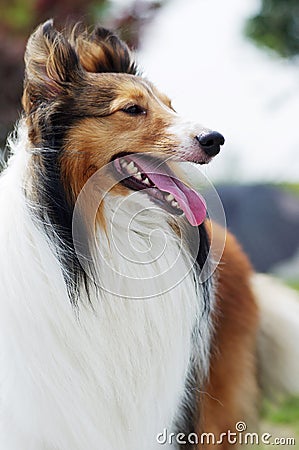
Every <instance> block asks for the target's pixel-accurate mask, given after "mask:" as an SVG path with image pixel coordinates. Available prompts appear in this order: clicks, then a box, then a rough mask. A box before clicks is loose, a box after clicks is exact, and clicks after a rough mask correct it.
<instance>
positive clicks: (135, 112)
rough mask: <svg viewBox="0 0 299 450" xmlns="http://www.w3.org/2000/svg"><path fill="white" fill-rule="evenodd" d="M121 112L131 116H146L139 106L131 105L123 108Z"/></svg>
mask: <svg viewBox="0 0 299 450" xmlns="http://www.w3.org/2000/svg"><path fill="white" fill-rule="evenodd" d="M122 111H123V112H124V113H126V114H130V115H131V116H139V115H141V114H146V110H145V109H144V108H142V107H141V106H139V105H131V106H127V107H126V108H123V109H122Z"/></svg>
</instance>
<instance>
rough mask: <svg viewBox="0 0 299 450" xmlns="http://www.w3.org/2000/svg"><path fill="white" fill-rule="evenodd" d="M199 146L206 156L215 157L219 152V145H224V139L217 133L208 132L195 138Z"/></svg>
mask: <svg viewBox="0 0 299 450" xmlns="http://www.w3.org/2000/svg"><path fill="white" fill-rule="evenodd" d="M195 137H196V139H197V141H198V142H199V145H200V146H201V148H202V149H203V151H204V152H205V153H206V154H207V155H208V156H215V155H217V153H219V152H220V145H223V144H224V137H223V136H222V134H220V133H218V132H217V131H209V132H206V133H202V134H198V135H197V136H195Z"/></svg>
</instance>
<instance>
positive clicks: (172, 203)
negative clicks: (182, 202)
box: [171, 200, 179, 208]
mask: <svg viewBox="0 0 299 450" xmlns="http://www.w3.org/2000/svg"><path fill="white" fill-rule="evenodd" d="M171 206H173V207H174V208H178V206H179V204H178V202H176V201H175V200H174V201H173V202H171Z"/></svg>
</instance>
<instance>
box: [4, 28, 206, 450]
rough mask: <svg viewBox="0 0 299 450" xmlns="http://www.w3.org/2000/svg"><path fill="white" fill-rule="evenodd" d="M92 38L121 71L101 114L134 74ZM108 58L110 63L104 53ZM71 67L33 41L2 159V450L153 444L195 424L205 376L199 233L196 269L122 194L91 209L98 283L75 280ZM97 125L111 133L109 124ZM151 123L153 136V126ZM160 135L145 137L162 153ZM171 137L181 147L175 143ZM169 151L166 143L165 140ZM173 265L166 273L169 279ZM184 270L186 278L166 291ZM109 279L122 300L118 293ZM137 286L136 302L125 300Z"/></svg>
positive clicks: (145, 447) (135, 200) (55, 39)
mask: <svg viewBox="0 0 299 450" xmlns="http://www.w3.org/2000/svg"><path fill="white" fill-rule="evenodd" d="M96 36H97V39H100V40H101V39H104V41H105V42H106V43H105V45H102V46H101V51H102V50H103V49H104V50H103V51H104V56H105V57H107V58H108V59H107V61H108V62H109V64H110V66H109V64H108V62H107V61H106V63H105V64H108V66H109V67H108V71H111V70H112V66H111V64H112V63H113V61H112V60H111V58H112V56H113V55H114V54H116V56H117V55H118V56H119V55H120V54H122V55H123V56H121V57H120V61H123V62H122V63H121V64H120V66H119V70H121V71H122V70H125V71H127V72H129V73H130V74H129V75H123V76H124V78H121V77H120V78H115V77H114V76H110V75H107V76H106V78H104V79H103V83H105V80H106V83H108V82H109V83H110V84H111V83H112V84H111V86H112V87H111V89H112V90H111V92H110V93H109V103H108V97H107V102H106V103H105V101H104V102H103V105H104V106H103V105H102V108H104V109H103V111H104V110H105V108H108V106H109V107H110V104H112V103H113V101H115V98H116V97H115V96H114V94H113V86H114V85H115V86H122V85H126V84H127V85H128V86H130V87H131V91H132V89H133V87H134V83H135V82H133V81H131V78H128V77H131V76H132V75H131V73H133V72H134V71H135V69H133V65H132V63H131V62H130V61H131V59H129V56H128V54H127V53H126V52H127V50H126V47H122V45H120V44H119V41H118V40H117V39H116V37H115V38H114V37H111V34H109V33H108V32H105V31H103V32H102V33H99V30H97V31H96ZM91 41H92V40H91ZM78 45H79V44H78ZM97 45H98V44H97ZM105 46H106V47H105ZM91 48H93V49H94V48H95V47H94V46H92V47H91ZM96 48H97V49H98V47H96ZM105 49H106V50H105ZM108 50H109V51H110V52H111V55H112V56H111V55H110V56H109V57H108V56H107V55H108V54H109V51H108ZM81 51H82V50H81ZM86 55H89V53H86ZM85 57H86V56H85ZM89 57H90V56H88V58H89ZM93 57H94V56H92V58H93ZM100 57H101V58H103V54H102V53H101V52H100ZM98 58H99V55H98ZM65 60H67V61H68V63H67V64H66V63H65ZM92 60H93V59H92ZM78 61H79V60H78V57H77V56H76V53H75V50H74V47H72V46H71V45H70V44H69V42H68V41H66V39H65V38H64V37H63V36H62V35H60V34H57V33H55V32H54V31H53V28H52V25H51V24H49V23H47V24H45V25H44V26H43V28H40V29H39V30H38V31H37V32H36V33H35V34H34V35H33V37H32V38H31V40H30V41H29V44H28V50H27V54H26V67H27V72H26V81H25V92H24V99H23V103H24V108H25V112H26V116H25V118H24V119H23V120H21V122H20V124H19V127H18V130H17V137H16V138H15V139H12V140H11V142H10V149H11V153H12V157H11V158H10V160H9V162H8V167H7V168H6V170H5V171H4V172H3V173H2V175H1V179H0V210H1V213H2V220H1V226H0V239H1V243H2V248H1V257H0V271H1V285H0V289H1V296H0V309H1V313H0V330H1V331H0V337H1V338H0V355H1V384H0V389H1V390H0V427H1V429H0V448H1V450H20V449H21V448H24V449H25V448H26V450H35V449H36V450H41V449H45V450H52V449H54V448H55V449H59V450H69V449H74V450H75V449H77V450H85V449H87V448H88V449H105V450H115V449H116V448H122V449H123V450H125V449H128V450H129V449H130V450H133V449H136V450H149V449H156V448H159V444H158V443H157V441H156V436H157V434H158V433H159V432H161V430H163V429H164V428H167V429H168V430H169V431H175V430H177V429H179V430H180V431H181V430H182V429H183V428H184V429H185V430H186V431H188V430H189V429H190V430H191V429H194V427H195V424H194V421H195V420H196V409H197V404H196V400H195V398H194V393H193V390H194V389H195V388H196V389H197V387H198V385H199V384H200V383H201V382H203V379H204V377H205V375H206V374H207V372H208V366H209V345H210V323H209V313H210V310H211V308H212V305H213V301H212V298H213V292H212V289H211V286H210V282H205V283H203V284H202V283H200V281H199V278H200V269H201V268H202V266H203V265H204V264H205V262H206V258H207V256H208V252H209V239H208V236H207V234H206V232H205V228H204V225H202V226H201V227H200V229H199V236H200V247H199V253H198V258H197V262H195V264H194V261H193V260H192V258H191V255H190V253H189V247H188V245H186V246H185V247H184V246H183V247H182V242H181V239H180V237H179V235H178V234H177V233H176V231H175V229H174V227H173V224H172V223H171V221H169V220H168V218H169V215H168V214H166V213H165V211H163V210H162V209H160V208H155V214H152V203H151V202H150V200H147V199H146V198H145V197H144V195H141V194H139V193H137V194H136V195H134V196H132V199H130V198H129V199H128V201H127V202H126V203H125V204H124V206H123V207H122V201H123V199H124V195H123V191H122V190H120V192H119V193H117V192H115V193H114V194H113V195H109V196H108V197H107V199H105V205H104V209H103V210H102V211H101V214H102V215H103V217H104V222H105V224H107V223H108V224H111V223H114V228H113V230H112V231H113V236H112V234H111V231H110V229H109V228H107V227H106V226H102V224H101V221H100V222H99V224H98V225H97V227H96V233H95V242H96V244H98V246H99V249H100V252H101V255H102V256H103V258H104V260H105V261H106V262H108V264H103V265H99V266H98V267H97V268H96V271H95V274H96V280H90V279H89V278H88V277H87V276H86V275H85V274H84V271H83V269H82V266H81V265H80V262H79V260H78V257H77V255H76V254H75V250H74V246H73V242H72V239H71V237H72V235H71V233H72V217H73V211H74V198H73V195H74V192H76V188H75V187H74V186H75V185H76V182H77V180H78V178H79V177H80V172H79V170H83V169H82V164H81V165H80V166H76V164H77V160H75V161H72V157H73V153H72V152H69V153H68V152H66V151H64V145H65V142H67V145H69V142H70V141H71V138H70V136H72V127H73V126H76V124H77V123H79V125H80V123H81V122H80V120H81V119H78V117H77V116H76V115H75V116H74V115H73V113H72V111H75V109H73V108H74V106H73V104H74V102H75V101H76V99H75V98H72V99H70V97H69V96H70V95H73V94H70V92H72V86H73V85H74V86H76V83H81V82H82V79H83V78H84V77H87V75H84V76H83V75H82V73H81V72H82V70H83V69H82V68H81V67H79V62H78ZM88 61H89V64H90V63H91V60H88ZM44 64H45V66H43V65H44ZM85 65H87V62H86V60H85ZM99 67H100V65H99V63H98V65H97V66H96V69H97V70H98V69H99ZM101 67H102V69H103V65H101ZM69 70H71V73H72V75H71V76H70V75H69ZM94 70H95V68H94ZM103 72H105V70H103ZM107 77H108V78H107ZM90 80H91V81H92V80H93V82H94V86H95V92H96V84H95V81H94V80H95V79H94V78H92V76H90ZM84 82H85V83H86V85H88V83H87V81H86V80H85V81H84ZM113 83H114V84H113ZM138 83H139V84H140V86H141V87H142V89H144V88H143V84H141V82H138ZM138 83H137V81H136V84H138ZM137 87H138V86H137ZM98 89H99V88H98ZM104 89H105V88H104ZM140 89H141V88H140ZM147 89H148V90H149V89H150V88H147ZM75 90H76V88H75ZM131 91H130V92H131ZM148 92H149V91H148ZM101 93H103V92H102V91H101ZM107 95H108V94H107ZM128 95H129V94H128ZM88 96H90V93H89V94H88V95H87V97H88ZM88 98H89V97H88ZM101 98H102V97H98V100H97V101H98V102H99V104H100V102H101ZM95 99H97V97H96V95H95V97H94V98H93V100H92V101H93V102H95ZM80 102H81V101H80V99H79V100H78V105H80V104H81V106H78V108H79V109H80V108H82V109H81V112H80V113H79V111H78V110H77V109H76V112H77V113H79V114H84V110H86V117H87V118H88V117H89V113H90V111H93V108H95V106H94V105H93V104H91V100H90V105H89V106H88V104H85V105H83V102H81V103H80ZM157 104H158V102H157ZM105 105H106V106H105ZM67 108H69V110H68V109H67ZM84 108H85V109H84ZM88 108H89V109H88ZM99 108H100V106H99ZM121 114H122V113H121ZM163 114H164V115H165V112H164V111H163ZM166 116H167V115H165V124H163V126H164V129H165V130H167V126H168V120H170V119H171V120H172V121H173V120H174V119H175V117H174V114H173V113H171V114H169V113H168V116H169V117H166ZM105 117H106V116H105ZM122 117H124V120H125V118H126V117H125V116H122ZM78 120H79V122H78ZM103 120H104V119H103ZM105 120H107V124H108V125H109V123H110V122H109V120H110V119H109V115H108V118H107V119H105ZM175 120H176V119H175ZM90 122H91V123H92V120H91V121H90ZM82 124H83V125H82V130H84V127H85V122H82ZM157 126H159V127H160V128H161V126H162V121H161V120H160V121H159V124H158V123H157ZM69 130H70V134H69V137H68V138H67V139H66V140H65V134H66V133H67V132H68V131H69ZM162 131H163V130H162V129H161V138H163V133H162ZM82 133H84V131H82ZM147 134H148V130H147ZM153 136H154V135H153ZM161 138H160V135H159V134H158V135H156V136H155V139H156V141H157V142H159V144H160V145H161ZM184 138H185V137H184ZM173 139H176V140H177V139H178V138H177V136H175V135H174V137H173ZM102 140H103V145H104V148H103V150H102V159H103V160H104V157H105V150H106V147H105V139H104V138H102ZM84 142H87V143H88V142H89V141H88V139H87V141H84ZM165 142H167V143H168V145H169V146H171V147H172V145H173V144H172V142H171V141H170V139H169V137H168V138H167V141H166V140H165ZM153 144H155V141H153ZM84 145H86V144H84ZM87 145H88V144H87ZM106 145H107V146H109V142H107V141H106ZM131 145H133V144H131ZM85 150H86V148H85ZM137 150H140V149H137ZM93 153H94V152H93ZM64 155H65V157H66V158H68V159H67V160H66V161H63V158H64ZM90 155H92V151H90ZM87 158H88V151H87V150H86V159H87ZM69 160H70V161H71V163H69ZM81 161H82V159H81ZM101 164H104V162H102V161H101ZM62 167H64V169H65V171H66V172H65V176H62V174H61V173H62V172H61V171H62ZM70 167H71V169H70V171H69V172H68V170H69V168H70ZM74 167H76V170H75V169H74ZM75 174H76V175H77V178H76V177H75ZM67 181H69V184H68V183H67ZM140 205H142V211H141V212H140V213H138V214H137V215H136V220H135V221H133V222H132V223H131V233H133V235H134V245H135V246H137V247H138V249H139V251H145V250H147V251H148V255H149V258H150V261H152V262H151V263H150V264H147V265H144V264H142V261H140V264H138V265H137V266H136V261H135V262H134V264H133V263H132V264H131V263H130V260H129V259H128V256H129V255H130V251H131V249H130V248H127V246H126V244H124V243H125V238H126V235H127V232H128V230H127V225H126V224H128V223H129V222H130V220H131V218H132V217H134V216H135V214H136V212H139V209H140ZM157 230H158V231H159V233H160V234H158V235H157V236H156V235H155V234H154V232H156V231H157ZM161 233H162V234H163V235H164V239H165V240H166V243H167V245H166V247H165V249H164V252H163V253H162V255H161V256H160V257H159V258H158V259H157V258H156V256H157V255H156V254H155V252H154V250H155V249H157V248H159V246H160V245H161ZM155 236H156V237H155ZM149 239H150V240H151V246H150V247H148V245H149ZM89 250H90V251H92V248H90V249H89ZM122 251H123V252H124V255H125V258H122V257H121V255H122ZM132 251H133V253H134V255H135V257H136V254H137V257H138V252H137V253H136V250H134V248H133V249H132ZM140 255H142V252H141V253H140ZM174 260H175V261H176V271H170V270H169V268H170V267H171V265H172V263H173V261H174ZM137 262H138V261H137ZM136 267H137V268H138V277H139V278H140V279H141V280H142V279H150V280H151V284H152V286H153V287H154V292H157V293H158V294H155V295H152V296H150V298H146V296H143V291H142V286H141V287H140V288H138V289H137V281H136V282H134V277H135V276H136ZM190 269H191V270H190ZM167 271H168V273H169V275H167ZM119 273H122V277H121V278H120V277H119ZM164 273H166V276H167V277H168V278H170V280H171V285H170V286H171V287H173V286H172V285H174V287H173V288H172V289H169V285H168V284H167V283H166V276H165V275H164V276H161V275H162V274H164ZM82 274H83V275H82ZM181 274H186V276H184V277H183V279H182V281H181V282H180V283H175V281H176V277H177V276H178V277H180V275H181ZM171 277H172V278H173V279H172V278H171ZM132 280H133V281H132ZM107 281H109V283H110V284H109V283H108V286H107V285H106V284H105V283H107ZM173 281H174V283H173ZM102 283H104V285H103V284H102ZM119 283H121V293H120V295H118V293H114V288H116V287H117V286H118V285H119ZM136 289H137V290H138V296H139V298H135V297H136V295H135V294H136ZM143 297H144V298H143Z"/></svg>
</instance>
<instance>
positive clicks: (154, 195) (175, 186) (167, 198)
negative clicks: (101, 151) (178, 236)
mask: <svg viewBox="0 0 299 450" xmlns="http://www.w3.org/2000/svg"><path fill="white" fill-rule="evenodd" d="M113 163H114V167H115V169H116V171H117V173H118V174H119V175H121V179H120V181H121V183H122V184H123V185H124V186H126V187H128V188H130V189H132V190H135V191H142V190H144V192H145V193H146V194H147V195H148V196H149V197H150V199H151V200H152V201H154V202H155V203H156V204H158V205H159V206H160V207H162V208H163V209H165V210H166V211H168V212H169V213H171V214H173V215H176V216H180V215H183V214H185V216H186V218H187V219H188V221H189V222H190V224H191V225H193V226H196V225H200V224H201V223H202V222H203V221H204V220H205V217H206V204H205V201H204V199H203V197H202V196H201V195H200V194H199V193H198V192H196V191H195V190H194V189H192V188H190V187H188V186H187V185H186V184H184V183H183V182H182V181H180V180H179V179H178V178H177V177H176V176H175V174H174V173H173V172H172V170H171V169H170V167H169V166H168V165H167V164H166V162H164V161H163V160H160V159H157V158H154V157H152V156H150V155H145V154H132V153H130V154H123V155H118V156H117V157H116V158H115V159H114V160H113Z"/></svg>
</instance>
